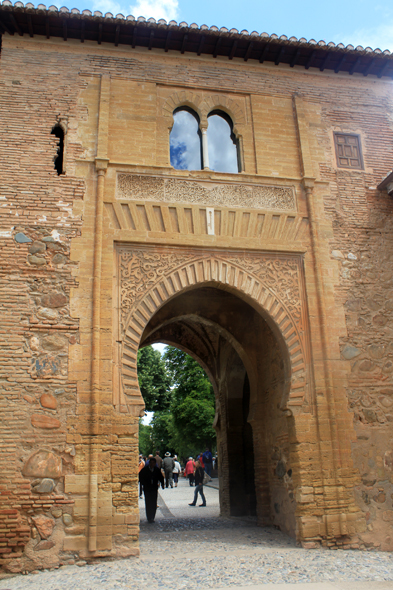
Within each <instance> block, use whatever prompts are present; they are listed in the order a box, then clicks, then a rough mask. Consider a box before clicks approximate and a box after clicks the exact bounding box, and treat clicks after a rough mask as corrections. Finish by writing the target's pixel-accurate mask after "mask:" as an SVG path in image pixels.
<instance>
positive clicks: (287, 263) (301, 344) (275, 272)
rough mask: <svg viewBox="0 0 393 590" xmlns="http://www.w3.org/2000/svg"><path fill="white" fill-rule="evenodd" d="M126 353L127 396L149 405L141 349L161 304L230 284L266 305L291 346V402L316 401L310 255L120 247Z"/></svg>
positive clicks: (125, 399) (262, 309)
mask: <svg viewBox="0 0 393 590" xmlns="http://www.w3.org/2000/svg"><path fill="white" fill-rule="evenodd" d="M118 272H119V296H120V301H119V304H120V318H119V320H120V326H119V328H120V329H119V334H121V339H122V354H121V362H120V373H121V379H120V381H121V386H122V391H121V395H120V397H121V398H122V399H123V403H124V404H127V405H129V406H131V407H133V408H134V410H136V409H137V408H138V407H139V409H142V408H143V400H142V397H141V394H140V391H139V385H138V377H137V351H138V348H139V345H140V342H141V338H142V334H143V331H144V329H145V327H146V326H147V324H148V322H149V320H150V319H151V318H152V317H153V315H154V314H155V313H156V311H157V310H158V309H159V308H160V307H161V306H162V305H164V303H165V302H166V301H169V299H171V298H172V297H174V296H176V295H178V294H180V293H182V292H184V291H186V290H189V289H193V288H195V287H198V286H202V285H204V286H206V285H211V286H215V287H217V288H219V289H224V290H225V289H227V290H230V291H232V292H233V293H234V294H236V295H238V296H239V297H240V298H242V299H244V300H245V301H246V302H248V303H249V304H250V305H251V306H252V307H254V309H256V310H257V311H259V312H260V314H261V315H262V316H263V317H264V319H265V320H266V321H267V323H268V324H269V325H270V327H271V328H272V330H273V332H274V333H275V334H276V337H277V339H278V341H279V343H280V344H281V346H283V347H285V349H286V350H287V352H288V358H289V365H290V368H289V370H290V375H291V386H290V391H289V395H288V397H287V400H286V403H287V405H288V406H299V405H302V404H303V403H304V402H305V401H309V400H308V398H309V393H308V390H309V388H310V383H309V378H308V365H309V346H308V324H307V311H306V300H305V292H304V282H303V269H302V257H301V256H299V255H290V254H286V255H280V254H269V253H266V252H244V251H243V252H241V251H218V250H217V251H212V250H209V251H207V250H203V249H200V250H199V249H196V248H195V249H193V250H192V249H188V248H187V249H185V248H170V247H160V246H145V247H143V246H142V247H141V246H135V247H133V246H119V248H118Z"/></svg>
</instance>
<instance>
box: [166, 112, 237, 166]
mask: <svg viewBox="0 0 393 590" xmlns="http://www.w3.org/2000/svg"><path fill="white" fill-rule="evenodd" d="M207 119H208V126H207V129H204V128H202V129H201V126H200V119H199V117H198V115H197V114H196V112H195V111H193V110H192V109H190V108H188V107H179V108H178V109H176V110H175V111H174V112H173V120H174V123H173V127H172V130H171V134H170V140H169V143H170V157H171V165H172V166H173V167H174V168H176V169H177V170H203V169H204V170H215V171H216V172H232V173H237V172H240V160H239V150H238V140H237V139H236V137H235V134H234V132H233V123H232V120H231V118H230V117H229V116H228V115H227V114H226V113H224V112H223V111H218V110H217V111H211V113H209V115H208V118H207Z"/></svg>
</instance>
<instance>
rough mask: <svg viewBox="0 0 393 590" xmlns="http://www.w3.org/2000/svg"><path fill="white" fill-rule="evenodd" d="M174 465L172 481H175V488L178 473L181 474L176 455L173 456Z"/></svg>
mask: <svg viewBox="0 0 393 590" xmlns="http://www.w3.org/2000/svg"><path fill="white" fill-rule="evenodd" d="M174 459H175V466H174V468H173V481H174V482H175V488H177V482H178V481H179V475H180V474H181V466H180V463H179V461H178V460H177V455H175V456H174Z"/></svg>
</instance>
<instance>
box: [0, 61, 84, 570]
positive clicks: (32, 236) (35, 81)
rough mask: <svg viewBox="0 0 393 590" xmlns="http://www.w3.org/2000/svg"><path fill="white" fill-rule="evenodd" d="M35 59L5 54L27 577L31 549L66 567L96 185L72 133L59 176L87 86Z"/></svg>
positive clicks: (0, 458)
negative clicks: (63, 140) (78, 240)
mask: <svg viewBox="0 0 393 590" xmlns="http://www.w3.org/2000/svg"><path fill="white" fill-rule="evenodd" d="M33 61H34V65H32V64H29V63H28V60H27V62H26V56H19V58H18V56H17V55H15V54H11V55H10V54H8V59H7V52H6V51H3V52H2V55H1V80H0V108H1V112H2V113H3V116H2V117H1V118H0V133H1V138H2V141H1V152H2V153H1V156H0V157H1V162H2V166H1V174H0V186H1V192H0V205H1V206H0V227H1V230H0V232H1V233H0V235H1V265H0V285H1V286H0V298H1V301H0V305H1V312H0V315H1V318H2V320H1V329H0V350H1V353H0V356H1V358H2V361H1V365H0V391H1V393H0V414H1V422H2V425H1V441H2V451H1V453H0V474H1V484H0V490H1V492H0V494H1V504H2V505H1V507H0V523H1V524H0V530H1V533H0V557H1V561H2V562H3V561H4V563H5V564H8V569H9V570H11V571H12V570H13V568H14V567H15V569H17V570H18V569H20V560H19V559H18V558H20V557H21V556H22V553H23V551H24V549H26V552H25V555H27V556H28V557H27V559H25V561H24V566H23V567H25V568H27V569H35V568H36V567H37V566H38V565H39V566H40V567H42V560H43V559H44V560H45V563H46V565H47V566H50V565H55V564H58V563H59V556H58V554H59V551H60V552H61V538H62V534H63V528H64V527H66V526H67V525H69V524H70V519H71V517H70V511H71V510H70V509H71V508H72V504H73V500H72V499H67V498H66V497H65V494H64V486H63V476H64V474H65V473H71V472H72V471H73V462H74V456H75V447H74V446H72V445H71V446H70V445H69V444H68V443H67V430H66V417H67V414H72V413H75V408H76V401H77V400H76V385H75V383H73V382H72V381H70V380H69V379H68V353H69V352H68V351H69V350H70V349H72V348H73V347H75V346H78V339H79V335H78V320H77V319H75V318H72V317H71V315H70V307H69V295H70V289H71V287H73V286H75V285H76V282H75V279H74V277H73V274H72V273H73V270H74V268H75V265H74V264H73V263H71V261H70V257H69V256H70V243H71V239H72V238H74V237H76V236H77V235H79V233H80V227H81V223H82V221H81V218H80V216H77V217H74V216H73V214H72V206H73V204H74V203H75V201H77V200H78V199H82V197H83V193H84V183H83V181H82V180H80V179H76V178H75V177H74V176H73V175H72V162H73V160H74V158H75V157H76V155H77V151H78V147H77V146H75V145H73V144H72V139H71V134H70V137H69V142H68V154H67V155H68V162H69V172H70V173H69V174H68V175H67V177H65V176H58V175H57V173H56V171H55V170H54V167H53V159H54V156H55V154H56V138H55V137H54V136H53V135H51V130H52V127H53V126H54V125H55V124H56V122H58V119H59V115H61V117H62V118H64V120H65V122H67V120H68V118H70V117H74V118H76V113H75V105H76V97H77V93H78V87H79V84H78V83H75V82H73V83H71V84H70V83H69V80H75V78H76V76H77V68H75V65H73V63H72V60H68V62H67V60H64V62H63V64H62V68H61V69H62V75H59V68H58V67H57V65H55V64H54V63H53V64H52V65H51V63H50V62H51V59H50V58H48V59H44V60H43V61H41V60H37V58H36V59H34V60H33ZM44 63H45V67H43V64H44ZM80 82H81V84H83V82H82V81H80ZM13 562H15V566H14V565H13Z"/></svg>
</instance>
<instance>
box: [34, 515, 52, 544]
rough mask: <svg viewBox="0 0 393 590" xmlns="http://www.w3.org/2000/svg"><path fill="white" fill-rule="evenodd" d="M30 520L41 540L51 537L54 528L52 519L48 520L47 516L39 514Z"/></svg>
mask: <svg viewBox="0 0 393 590" xmlns="http://www.w3.org/2000/svg"><path fill="white" fill-rule="evenodd" d="M32 520H33V522H34V525H35V527H36V529H37V531H38V532H39V534H40V537H41V538H42V539H47V538H48V537H50V536H51V534H52V532H53V529H54V526H55V521H54V520H53V518H49V516H45V515H44V514H39V515H38V516H33V517H32Z"/></svg>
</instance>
